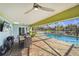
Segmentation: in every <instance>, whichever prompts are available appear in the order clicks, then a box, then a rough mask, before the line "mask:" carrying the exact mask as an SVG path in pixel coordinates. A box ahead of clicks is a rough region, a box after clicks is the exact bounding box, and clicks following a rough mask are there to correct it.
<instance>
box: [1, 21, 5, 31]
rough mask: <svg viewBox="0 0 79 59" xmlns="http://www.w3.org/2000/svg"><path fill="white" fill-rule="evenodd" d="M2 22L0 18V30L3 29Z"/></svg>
mask: <svg viewBox="0 0 79 59" xmlns="http://www.w3.org/2000/svg"><path fill="white" fill-rule="evenodd" d="M3 26H4V22H3V21H2V20H0V32H1V31H3Z"/></svg>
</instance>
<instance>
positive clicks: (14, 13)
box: [0, 3, 77, 25]
mask: <svg viewBox="0 0 79 59" xmlns="http://www.w3.org/2000/svg"><path fill="white" fill-rule="evenodd" d="M38 4H39V5H41V6H44V7H48V8H52V9H54V10H55V11H54V12H47V11H43V10H33V11H31V12H30V13H28V14H25V15H24V12H26V11H28V10H30V9H31V8H32V5H33V3H2V4H0V13H2V14H3V16H7V18H8V19H9V20H10V21H12V22H13V23H15V22H18V23H19V24H33V25H34V24H35V25H38V24H44V23H47V22H49V21H46V22H44V21H43V22H44V23H41V22H42V21H40V20H43V19H46V18H47V19H48V17H50V16H52V15H53V16H54V15H56V14H58V13H60V12H62V11H64V10H67V9H69V8H72V7H74V6H76V5H77V3H38ZM38 21H40V22H38ZM36 22H37V23H36Z"/></svg>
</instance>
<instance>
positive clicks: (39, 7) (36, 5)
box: [24, 3, 54, 14]
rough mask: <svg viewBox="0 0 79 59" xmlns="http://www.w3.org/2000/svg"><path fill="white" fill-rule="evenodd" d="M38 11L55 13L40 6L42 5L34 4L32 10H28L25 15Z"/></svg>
mask: <svg viewBox="0 0 79 59" xmlns="http://www.w3.org/2000/svg"><path fill="white" fill-rule="evenodd" d="M38 9H41V10H44V11H49V12H53V11H54V10H53V9H51V8H47V7H43V6H40V5H39V4H37V3H34V4H33V7H32V9H30V10H28V11H27V12H25V13H24V14H27V13H29V12H31V11H32V10H38Z"/></svg>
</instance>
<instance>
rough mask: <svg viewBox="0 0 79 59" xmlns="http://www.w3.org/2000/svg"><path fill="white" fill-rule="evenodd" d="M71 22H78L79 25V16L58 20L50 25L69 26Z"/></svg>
mask: <svg viewBox="0 0 79 59" xmlns="http://www.w3.org/2000/svg"><path fill="white" fill-rule="evenodd" d="M69 24H77V25H79V18H74V19H71V20H65V21H61V22H60V21H59V22H57V23H52V24H50V25H49V26H51V27H55V26H58V25H59V26H62V25H63V26H67V25H69Z"/></svg>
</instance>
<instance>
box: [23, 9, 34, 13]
mask: <svg viewBox="0 0 79 59" xmlns="http://www.w3.org/2000/svg"><path fill="white" fill-rule="evenodd" d="M33 9H34V8H32V9H30V10H28V11H27V12H25V13H24V14H27V13H29V12H31V11H32V10H33Z"/></svg>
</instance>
